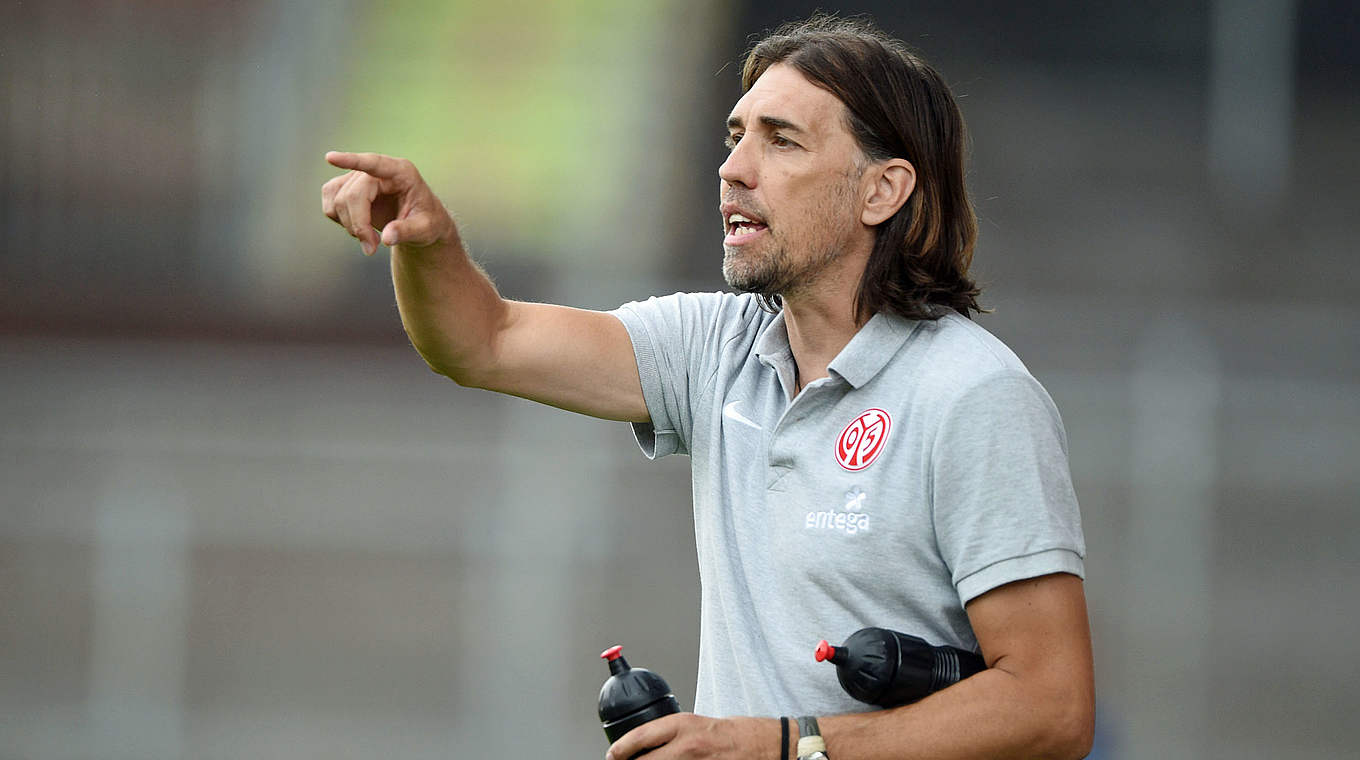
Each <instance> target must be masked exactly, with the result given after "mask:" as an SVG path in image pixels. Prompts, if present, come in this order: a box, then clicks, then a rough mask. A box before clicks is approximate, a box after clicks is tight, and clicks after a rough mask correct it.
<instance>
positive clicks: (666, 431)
mask: <svg viewBox="0 0 1360 760" xmlns="http://www.w3.org/2000/svg"><path fill="white" fill-rule="evenodd" d="M609 313H610V314H612V315H614V316H615V317H617V318H618V320H619V321H620V322H622V323H623V326H624V328H625V329H626V330H628V337H629V339H631V340H632V341H633V356H634V358H635V359H636V360H637V369H638V378H639V379H640V380H641V381H642V398H643V401H645V402H646V404H647V415H648V416H649V417H651V418H652V419H651V421H650V422H634V423H631V424H632V427H633V436H634V437H635V438H637V442H638V446H640V447H642V453H643V454H644V455H646V457H647V458H648V459H656V458H658V457H664V456H667V455H669V454H674V453H676V452H678V451H680V450H681V446H680V434H679V433H678V432H677V431H676V430H675V429H674V428H673V427H672V426H671V424H670V421H669V419H668V418H667V416H666V404H665V402H664V401H663V399H664V392H663V391H662V389H661V371H660V369H659V368H658V366H657V361H656V353H655V352H654V351H653V349H652V339H651V335H650V333H649V332H648V330H647V326H646V324H644V323H643V321H642V319H641V318H640V317H639V316H638V315H637V314H635V313H633V312H632V311H631V310H629V309H627V308H620V309H616V310H614V311H611V312H609ZM658 423H659V424H658Z"/></svg>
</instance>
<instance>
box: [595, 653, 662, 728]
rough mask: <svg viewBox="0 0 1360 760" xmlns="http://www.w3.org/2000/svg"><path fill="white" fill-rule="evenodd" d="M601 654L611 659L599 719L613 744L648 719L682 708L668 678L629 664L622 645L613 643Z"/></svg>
mask: <svg viewBox="0 0 1360 760" xmlns="http://www.w3.org/2000/svg"><path fill="white" fill-rule="evenodd" d="M600 657H601V658H603V659H605V660H607V661H608V662H609V672H610V676H609V680H608V681H605V682H604V686H603V687H601V688H600V723H601V724H603V725H604V735H605V736H607V737H609V743H610V744H613V743H614V742H616V741H618V740H619V739H620V738H622V737H623V735H624V734H626V733H628V732H629V731H631V730H633V729H634V728H637V727H638V726H640V725H642V724H643V723H646V722H647V721H649V720H653V719H655V718H660V717H661V716H663V715H670V714H671V713H677V712H680V703H679V702H678V701H676V699H675V695H674V694H672V693H671V687H670V686H668V685H667V684H666V679H664V678H662V677H661V676H659V675H657V674H656V673H653V672H652V671H650V670H648V669H646V668H633V667H629V666H628V661H627V660H625V659H623V647H621V646H614V647H610V648H608V649H606V650H604V651H603V652H601V653H600Z"/></svg>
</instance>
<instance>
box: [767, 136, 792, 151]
mask: <svg viewBox="0 0 1360 760" xmlns="http://www.w3.org/2000/svg"><path fill="white" fill-rule="evenodd" d="M770 143H771V144H773V145H774V146H775V147H776V148H797V147H798V143H796V142H794V141H793V140H790V139H789V138H787V137H785V136H783V135H781V134H775V135H773V136H771V137H770Z"/></svg>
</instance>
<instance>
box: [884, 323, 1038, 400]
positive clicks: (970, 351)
mask: <svg viewBox="0 0 1360 760" xmlns="http://www.w3.org/2000/svg"><path fill="white" fill-rule="evenodd" d="M892 366H893V368H894V369H895V370H896V372H897V373H899V375H901V376H906V377H909V378H910V380H911V382H912V383H913V385H915V386H916V387H917V388H918V390H921V391H926V392H927V393H929V394H931V395H935V396H937V397H939V396H955V395H957V394H959V393H960V392H963V391H965V390H967V389H968V388H971V387H974V386H976V385H977V384H979V383H983V382H987V381H988V380H990V379H995V378H998V377H1005V376H1011V377H1014V376H1022V377H1026V378H1029V377H1031V375H1030V372H1029V369H1028V368H1027V367H1025V364H1024V362H1022V361H1020V357H1018V356H1016V354H1015V352H1014V351H1012V350H1011V349H1010V347H1009V346H1007V345H1006V344H1005V343H1003V342H1002V341H1001V340H1000V339H999V338H997V337H996V336H995V335H993V334H992V333H991V332H989V331H988V330H987V329H986V328H984V327H983V326H982V325H979V324H978V323H976V322H974V321H972V320H970V319H968V318H967V317H964V316H962V315H960V314H958V313H957V312H954V311H952V310H951V311H949V312H948V313H946V314H945V315H944V316H942V317H940V318H939V319H936V320H932V321H924V322H922V323H920V326H919V328H918V329H917V330H916V331H915V332H914V334H913V335H912V338H911V340H910V341H908V343H907V345H906V346H905V347H904V350H903V351H901V352H900V353H899V355H898V356H897V357H896V360H895V361H894V362H893V363H892Z"/></svg>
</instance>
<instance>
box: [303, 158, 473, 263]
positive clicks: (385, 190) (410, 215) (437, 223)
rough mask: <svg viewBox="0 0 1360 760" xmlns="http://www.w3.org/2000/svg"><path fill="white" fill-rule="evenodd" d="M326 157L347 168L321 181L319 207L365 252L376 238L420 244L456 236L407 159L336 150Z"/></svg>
mask: <svg viewBox="0 0 1360 760" xmlns="http://www.w3.org/2000/svg"><path fill="white" fill-rule="evenodd" d="M326 161H327V162H328V163H330V164H331V165H332V166H336V167H339V168H341V169H350V170H351V171H349V172H347V173H345V174H342V175H340V176H338V177H335V178H333V179H331V180H330V181H329V182H327V183H326V184H324V185H322V186H321V211H322V213H324V214H325V215H326V216H327V217H329V218H330V219H331V220H332V221H334V222H336V223H337V224H339V225H340V226H341V227H344V228H345V230H346V231H347V232H349V234H351V235H353V236H354V237H355V238H358V240H359V245H360V247H361V248H363V251H364V254H365V255H372V254H373V253H374V252H375V251H377V250H378V243H379V242H381V243H383V244H384V245H389V246H394V245H398V244H400V245H403V246H411V247H417V248H420V247H425V246H430V245H434V244H435V243H439V242H450V241H453V240H455V239H456V238H457V235H458V233H457V229H456V228H455V226H454V223H453V218H452V217H451V216H449V212H448V211H447V210H446V209H445V208H444V204H442V203H440V202H439V199H438V198H436V197H435V195H434V192H433V191H431V190H430V186H429V185H427V184H425V180H424V179H422V178H421V176H420V172H419V171H417V170H416V167H415V164H413V163H411V162H410V161H407V160H406V159H404V158H392V157H391V156H384V155H382V154H379V153H342V152H339V151H331V152H330V153H327V154H326Z"/></svg>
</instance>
